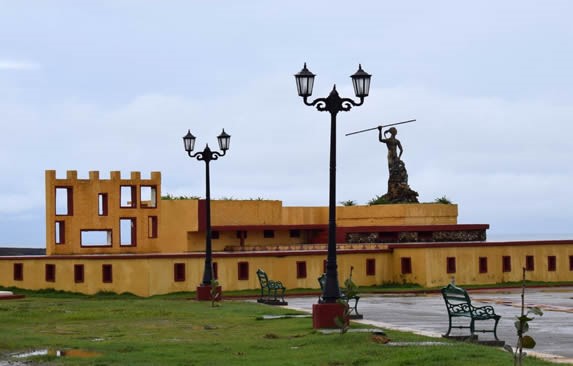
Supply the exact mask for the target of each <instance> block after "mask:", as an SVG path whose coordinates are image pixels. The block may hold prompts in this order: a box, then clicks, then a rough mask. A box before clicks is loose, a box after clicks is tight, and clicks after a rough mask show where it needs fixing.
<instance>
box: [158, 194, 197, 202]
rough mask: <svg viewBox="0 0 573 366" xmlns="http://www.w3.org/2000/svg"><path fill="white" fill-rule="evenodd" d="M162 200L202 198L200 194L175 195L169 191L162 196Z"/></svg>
mask: <svg viewBox="0 0 573 366" xmlns="http://www.w3.org/2000/svg"><path fill="white" fill-rule="evenodd" d="M161 199H162V200H167V201H169V200H200V199H201V197H199V196H174V195H172V194H171V193H167V194H166V195H164V196H161Z"/></svg>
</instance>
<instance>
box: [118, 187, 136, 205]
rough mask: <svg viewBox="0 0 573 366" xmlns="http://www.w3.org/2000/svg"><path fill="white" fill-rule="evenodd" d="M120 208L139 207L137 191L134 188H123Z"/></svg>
mask: <svg viewBox="0 0 573 366" xmlns="http://www.w3.org/2000/svg"><path fill="white" fill-rule="evenodd" d="M120 196H121V198H120V207H122V208H133V207H137V197H136V190H135V187H134V186H121V191H120Z"/></svg>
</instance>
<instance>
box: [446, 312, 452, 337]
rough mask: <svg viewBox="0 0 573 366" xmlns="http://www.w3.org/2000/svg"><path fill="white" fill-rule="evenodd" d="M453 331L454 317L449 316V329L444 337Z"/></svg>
mask: <svg viewBox="0 0 573 366" xmlns="http://www.w3.org/2000/svg"><path fill="white" fill-rule="evenodd" d="M451 331H452V317H451V316H448V331H447V333H446V334H444V337H447V336H449V335H450V332H451Z"/></svg>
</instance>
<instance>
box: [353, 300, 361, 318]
mask: <svg viewBox="0 0 573 366" xmlns="http://www.w3.org/2000/svg"><path fill="white" fill-rule="evenodd" d="M358 300H360V299H354V314H356V315H360V314H358Z"/></svg>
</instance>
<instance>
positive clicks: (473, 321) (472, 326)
mask: <svg viewBox="0 0 573 366" xmlns="http://www.w3.org/2000/svg"><path fill="white" fill-rule="evenodd" d="M474 333H475V320H474V319H473V318H472V320H471V321H470V334H471V335H472V337H473V335H474Z"/></svg>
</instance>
